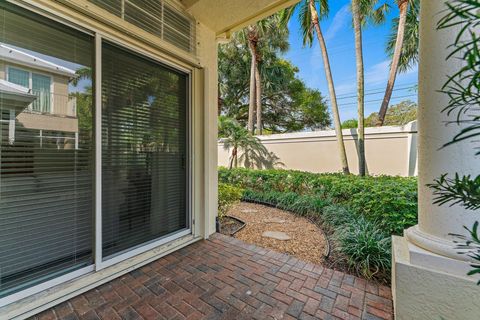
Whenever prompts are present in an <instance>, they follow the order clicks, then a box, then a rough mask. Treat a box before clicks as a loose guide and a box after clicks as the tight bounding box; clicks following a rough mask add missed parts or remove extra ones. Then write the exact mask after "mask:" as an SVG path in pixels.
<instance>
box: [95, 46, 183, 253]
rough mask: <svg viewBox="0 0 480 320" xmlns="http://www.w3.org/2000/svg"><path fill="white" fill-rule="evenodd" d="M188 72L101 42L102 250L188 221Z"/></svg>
mask: <svg viewBox="0 0 480 320" xmlns="http://www.w3.org/2000/svg"><path fill="white" fill-rule="evenodd" d="M187 83H188V75H186V74H184V73H182V72H179V71H176V70H173V69H171V68H168V67H166V66H164V65H162V64H159V63H157V62H154V61H152V60H150V59H147V58H144V57H141V56H139V55H137V54H135V53H133V52H130V51H128V50H125V49H122V48H119V47H117V46H115V45H112V44H109V43H103V46H102V100H103V107H102V175H103V177H102V201H103V203H102V229H103V232H102V239H103V243H102V252H103V257H109V256H112V255H116V254H119V253H121V252H123V251H126V250H129V249H132V248H134V247H138V246H140V245H142V244H145V243H147V242H150V241H153V240H157V239H159V238H161V237H163V236H166V235H171V234H172V233H174V232H176V231H180V230H184V229H186V228H189V223H188V214H187V211H188V210H187V172H188V168H187V116H188V112H187V106H188V103H187V101H188V100H187V97H188V86H187Z"/></svg>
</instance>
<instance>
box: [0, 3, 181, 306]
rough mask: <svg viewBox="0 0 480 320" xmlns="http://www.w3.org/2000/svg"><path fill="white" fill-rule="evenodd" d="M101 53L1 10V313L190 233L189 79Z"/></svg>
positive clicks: (48, 25) (70, 32) (85, 40)
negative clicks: (11, 305) (15, 303)
mask: <svg viewBox="0 0 480 320" xmlns="http://www.w3.org/2000/svg"><path fill="white" fill-rule="evenodd" d="M97 39H100V37H98V38H97ZM96 43H97V44H98V43H99V41H95V37H94V34H93V33H92V34H91V33H89V32H88V31H79V29H73V28H70V27H67V26H65V25H63V24H60V23H57V22H53V21H51V20H49V19H47V18H45V17H42V16H40V15H37V14H33V13H31V12H29V11H27V10H24V9H21V8H18V7H15V6H13V5H10V4H7V3H6V2H1V1H0V142H1V145H0V306H1V305H2V304H4V303H5V301H9V299H10V298H11V297H7V296H9V295H10V294H12V293H14V292H18V291H21V290H23V289H27V288H30V287H33V286H36V285H38V284H41V283H44V282H47V281H49V280H53V279H57V280H56V281H58V282H60V281H61V280H59V279H58V277H61V276H62V279H70V278H69V277H70V276H72V274H75V275H79V274H84V273H87V272H91V271H93V270H94V267H93V266H94V264H97V265H98V267H99V268H103V267H105V266H107V265H109V263H112V264H113V263H114V262H116V261H119V260H120V259H123V258H124V256H123V255H122V256H119V255H120V254H122V253H125V252H129V251H131V252H130V254H132V253H135V252H139V251H142V250H146V249H147V248H149V246H153V245H157V244H158V243H161V241H167V240H170V239H174V238H176V237H179V236H181V235H182V234H187V233H188V232H189V230H190V215H189V202H188V199H189V196H188V190H189V188H188V186H189V182H188V181H189V160H188V159H189V153H188V150H189V111H188V110H189V94H190V93H189V81H190V80H189V74H188V73H184V72H181V71H178V70H176V69H174V68H171V67H168V66H166V65H164V64H161V63H159V62H157V61H154V60H152V59H149V58H146V57H144V56H141V55H139V54H137V53H135V52H134V51H131V50H127V49H125V48H122V47H121V46H119V45H116V44H113V43H110V42H105V41H104V42H102V43H101V48H96V47H95V44H96ZM96 49H101V50H96ZM100 52H101V54H100ZM95 55H97V56H95ZM96 59H97V60H96ZM94 61H100V63H98V64H95V63H94ZM100 68H101V73H98V74H97V73H96V72H95V70H100ZM97 75H98V76H100V75H101V78H100V79H101V80H100V81H98V82H97V81H94V80H93V79H97V77H96V76H97ZM97 80H98V79H97ZM98 87H101V88H102V90H101V92H100V90H98V92H96V88H98ZM45 96H48V97H45ZM100 96H101V101H102V103H101V108H99V109H96V108H95V107H94V104H95V101H97V100H96V99H95V98H96V97H97V98H99V97H100ZM47 98H48V99H47ZM47 100H48V101H47ZM45 101H46V102H45ZM47 102H48V103H47ZM95 117H101V121H100V123H101V128H100V126H98V127H96V125H95V123H99V122H96V121H94V120H95ZM97 120H99V118H97ZM100 158H101V159H102V161H98V160H99V159H100ZM95 172H97V173H99V175H95ZM100 173H101V176H102V181H101V182H100V181H98V179H99V177H100ZM95 186H97V187H98V188H95ZM100 198H101V199H102V202H101V206H100V208H99V207H98V206H96V199H100ZM96 208H97V210H98V211H96ZM95 217H98V218H99V219H98V220H95ZM96 222H98V224H96ZM100 223H101V228H100ZM97 226H98V228H97ZM167 237H168V238H167ZM165 238H167V239H165ZM100 239H101V240H100ZM97 241H98V242H97ZM93 248H101V250H98V251H97V250H94V249H93ZM134 249H136V250H134ZM100 251H101V253H102V255H101V256H102V258H98V257H99V253H100ZM93 252H95V253H96V255H95V254H93ZM113 256H117V258H116V259H112V260H109V259H110V258H111V257H113ZM96 257H97V258H98V259H97V260H96ZM100 260H101V261H100ZM108 260H109V261H108ZM105 261H108V262H105ZM72 277H73V276H72ZM62 281H63V280H62ZM52 283H54V281H50V282H49V283H48V284H44V286H45V287H47V286H50V285H51V284H52ZM44 286H37V287H35V288H33V289H31V291H32V292H33V291H35V290H41V289H42V288H43V287H44ZM27 291H30V290H27ZM23 294H24V293H23V292H22V293H19V294H18V295H15V296H22V295H23ZM25 295H27V294H25ZM4 298H5V299H4ZM14 299H17V298H14Z"/></svg>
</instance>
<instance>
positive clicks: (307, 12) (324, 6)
mask: <svg viewBox="0 0 480 320" xmlns="http://www.w3.org/2000/svg"><path fill="white" fill-rule="evenodd" d="M317 2H318V3H319V10H318V11H317V7H316V3H317ZM296 8H299V12H300V13H299V20H300V25H301V28H302V33H303V44H304V45H309V46H312V43H313V33H314V31H313V30H315V32H316V34H317V40H318V43H319V45H320V50H321V52H322V58H323V65H324V67H325V76H326V78H327V84H328V92H329V95H330V103H331V106H332V113H333V123H334V125H335V133H336V135H337V144H338V152H339V155H340V161H341V164H342V171H343V173H344V174H349V173H350V170H349V168H348V161H347V153H346V152H345V144H344V142H343V134H342V128H341V122H340V115H339V112H338V104H337V96H336V94H335V86H334V83H333V76H332V70H331V68H330V59H329V57H328V52H327V46H326V44H325V39H324V37H323V33H322V29H321V27H320V19H322V18H325V17H327V16H328V11H329V8H328V1H327V0H302V1H301V2H299V3H298V4H296V5H295V6H292V7H290V8H287V9H285V10H284V11H283V12H282V20H283V21H284V23H285V25H286V24H287V22H288V21H289V20H290V18H291V17H292V15H293V12H294V11H295V9H296Z"/></svg>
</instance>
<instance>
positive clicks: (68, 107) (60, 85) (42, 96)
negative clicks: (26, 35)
mask: <svg viewBox="0 0 480 320" xmlns="http://www.w3.org/2000/svg"><path fill="white" fill-rule="evenodd" d="M74 77H76V74H75V71H74V70H71V69H68V68H65V67H63V66H60V65H58V64H55V63H52V62H49V61H46V60H45V59H42V58H40V57H38V56H35V55H33V54H31V53H27V52H24V51H22V50H19V49H17V48H13V47H11V46H7V45H5V44H3V43H0V79H1V80H4V81H5V82H4V83H6V85H8V84H11V85H16V86H20V87H22V88H26V89H27V90H28V93H29V94H32V95H33V96H35V100H34V101H33V102H32V103H30V104H29V105H28V106H27V107H26V108H24V109H23V110H19V109H17V110H16V112H15V117H16V119H17V121H18V124H17V125H21V126H22V127H24V128H26V129H33V130H38V137H39V144H42V143H43V140H45V139H50V140H52V139H54V140H56V141H57V143H58V144H59V147H62V148H64V147H74V146H75V145H77V144H78V143H77V142H76V141H77V139H78V119H77V117H76V112H77V111H76V99H75V98H74V97H73V98H72V97H70V96H69V83H70V81H71V80H72V79H73V78H74Z"/></svg>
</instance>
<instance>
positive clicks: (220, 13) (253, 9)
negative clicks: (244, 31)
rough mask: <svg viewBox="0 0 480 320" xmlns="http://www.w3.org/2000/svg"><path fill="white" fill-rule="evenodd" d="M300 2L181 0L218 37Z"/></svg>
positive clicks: (274, 0)
mask: <svg viewBox="0 0 480 320" xmlns="http://www.w3.org/2000/svg"><path fill="white" fill-rule="evenodd" d="M298 1H299V0H222V1H218V0H180V2H181V3H182V4H183V6H184V7H185V9H186V10H187V11H188V12H189V13H190V14H191V15H193V16H194V17H195V18H196V19H197V20H198V21H199V22H201V23H203V24H204V25H206V26H207V27H209V28H210V29H212V30H214V31H215V33H216V34H217V37H219V38H221V37H227V38H228V37H229V36H230V34H231V33H232V32H234V31H236V30H238V29H240V28H243V27H245V26H247V25H249V24H251V23H253V22H255V21H258V20H260V19H263V18H265V17H268V16H269V15H272V14H274V13H275V12H277V11H279V10H281V9H284V8H287V7H289V6H291V5H293V4H295V3H297V2H298Z"/></svg>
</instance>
